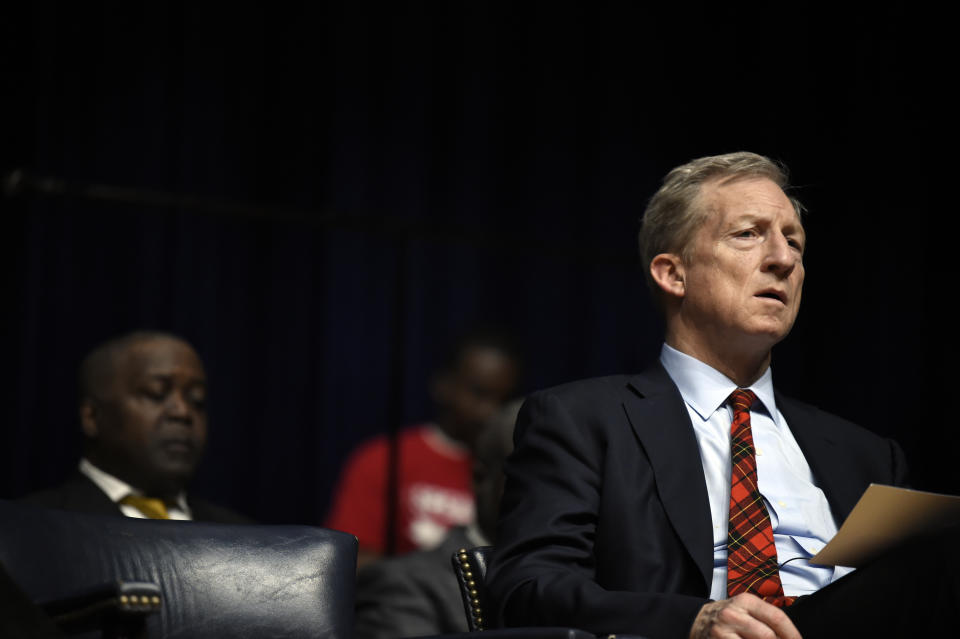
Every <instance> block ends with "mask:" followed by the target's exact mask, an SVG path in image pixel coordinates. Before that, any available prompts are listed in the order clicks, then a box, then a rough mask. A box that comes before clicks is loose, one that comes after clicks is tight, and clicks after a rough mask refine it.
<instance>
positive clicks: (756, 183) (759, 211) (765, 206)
mask: <svg viewBox="0 0 960 639" xmlns="http://www.w3.org/2000/svg"><path fill="white" fill-rule="evenodd" d="M696 207H697V208H698V209H699V213H700V216H701V218H700V222H701V224H703V223H706V222H707V221H708V220H709V219H711V218H713V219H719V218H724V217H729V216H731V215H756V216H761V215H764V216H766V215H777V216H780V215H784V214H786V213H787V212H789V214H790V215H789V216H786V217H785V220H784V221H783V223H784V224H788V225H790V226H794V225H795V226H796V227H797V229H798V230H800V231H801V232H802V231H803V219H802V217H801V215H800V211H801V209H800V205H799V202H797V201H796V200H794V199H792V198H791V197H789V196H788V195H787V194H786V192H785V191H784V190H783V188H782V187H780V185H778V184H777V183H776V182H774V181H773V180H771V179H770V178H768V177H765V176H762V175H740V176H729V177H725V178H717V179H713V180H709V181H707V182H704V183H703V184H702V185H701V186H700V190H699V192H698V194H697V201H696Z"/></svg>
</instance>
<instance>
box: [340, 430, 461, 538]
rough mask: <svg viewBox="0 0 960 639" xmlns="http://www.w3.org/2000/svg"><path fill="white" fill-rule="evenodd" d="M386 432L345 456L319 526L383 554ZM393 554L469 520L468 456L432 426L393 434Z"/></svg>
mask: <svg viewBox="0 0 960 639" xmlns="http://www.w3.org/2000/svg"><path fill="white" fill-rule="evenodd" d="M389 445H390V440H389V438H388V437H387V436H385V435H381V436H379V437H376V438H374V439H372V440H370V441H368V442H366V443H364V444H362V445H361V446H360V447H359V448H357V449H356V450H355V451H354V452H353V453H352V454H351V455H350V457H349V459H348V460H347V463H346V465H345V466H344V468H343V471H342V472H341V474H340V480H339V482H338V485H337V489H336V492H335V494H334V498H333V505H332V507H331V509H330V513H329V514H328V517H327V521H326V522H325V523H324V525H325V526H326V527H327V528H333V529H335V530H343V531H345V532H349V533H352V534H354V535H356V536H357V539H358V540H359V542H360V548H361V549H363V550H372V551H376V552H380V553H383V552H386V550H387V544H386V541H385V540H386V517H387V473H388V472H389ZM397 445H398V472H397V484H398V487H397V494H398V496H399V499H398V502H397V509H396V513H397V521H396V527H395V531H396V543H395V546H394V547H395V549H396V551H397V552H407V551H410V550H416V549H420V548H433V547H434V546H437V545H439V544H440V542H441V541H443V538H444V536H445V535H446V533H447V530H448V529H449V528H450V527H451V526H459V525H466V524H469V523H471V522H472V521H473V518H474V503H473V490H472V485H471V480H472V457H471V455H470V453H469V452H468V451H467V450H466V449H464V448H462V447H461V446H460V445H458V444H456V443H454V442H452V441H451V440H450V439H448V438H447V437H446V436H445V435H443V434H442V433H440V432H439V431H438V430H437V428H436V426H433V425H429V424H426V425H422V426H417V427H414V428H408V429H405V430H403V431H401V432H400V434H399V435H398V436H397Z"/></svg>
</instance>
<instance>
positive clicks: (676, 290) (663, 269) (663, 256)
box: [650, 253, 687, 297]
mask: <svg viewBox="0 0 960 639" xmlns="http://www.w3.org/2000/svg"><path fill="white" fill-rule="evenodd" d="M650 275H651V276H652V277H653V281H654V282H656V283H657V286H659V287H660V290H662V291H663V292H664V293H666V294H667V295H671V296H673V297H683V295H684V293H686V290H687V289H686V286H685V285H684V281H683V276H684V270H683V260H681V259H680V256H679V255H677V254H675V253H660V254H659V255H657V256H656V257H654V258H653V259H652V260H650Z"/></svg>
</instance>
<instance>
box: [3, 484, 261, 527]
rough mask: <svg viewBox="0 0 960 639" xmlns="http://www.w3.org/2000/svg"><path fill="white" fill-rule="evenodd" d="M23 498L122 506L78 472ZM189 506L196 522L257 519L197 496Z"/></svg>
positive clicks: (50, 503)
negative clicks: (61, 481) (63, 480)
mask: <svg viewBox="0 0 960 639" xmlns="http://www.w3.org/2000/svg"><path fill="white" fill-rule="evenodd" d="M21 501H24V502H27V503H31V504H36V505H38V506H46V507H47V508H59V509H61V510H73V511H77V512H83V513H91V514H99V515H120V516H123V513H122V512H121V511H120V507H119V506H118V505H117V504H115V503H114V502H113V501H111V500H110V498H109V497H107V495H106V493H104V492H103V491H102V490H100V487H99V486H97V485H96V484H95V483H93V482H92V481H91V480H90V478H89V477H87V476H86V475H84V474H83V473H81V472H79V471H77V472H74V473H73V474H71V475H70V477H68V478H67V480H66V481H65V482H64V483H62V484H60V485H59V486H54V487H53V488H47V489H46V490H41V491H39V492H35V493H31V494H29V495H27V496H26V497H23V498H22V499H21ZM187 505H188V506H189V507H190V512H191V513H192V514H193V519H194V520H195V521H207V522H212V523H218V524H249V523H253V520H251V519H249V518H247V517H244V516H243V515H241V514H240V513H237V512H234V511H232V510H230V509H228V508H224V507H223V506H217V505H216V504H212V503H210V502H208V501H206V500H203V499H197V498H196V497H190V496H188V497H187Z"/></svg>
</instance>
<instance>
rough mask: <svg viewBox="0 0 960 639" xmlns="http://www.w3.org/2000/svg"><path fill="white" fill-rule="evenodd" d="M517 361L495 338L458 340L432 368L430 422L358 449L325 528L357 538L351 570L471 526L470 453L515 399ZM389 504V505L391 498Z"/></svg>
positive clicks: (476, 335)
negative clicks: (432, 411)
mask: <svg viewBox="0 0 960 639" xmlns="http://www.w3.org/2000/svg"><path fill="white" fill-rule="evenodd" d="M518 375H519V358H518V357H517V354H516V350H515V349H514V347H513V345H512V342H511V340H510V339H509V338H508V337H507V336H505V335H504V334H502V333H499V332H497V331H493V330H488V329H482V330H474V331H470V332H468V333H466V334H465V335H463V336H462V337H460V338H459V339H458V340H457V341H456V342H455V343H454V344H453V346H452V348H450V349H449V350H448V352H447V354H446V356H445V357H444V358H443V360H442V361H441V363H440V366H439V367H438V368H437V370H436V372H435V374H434V376H433V378H432V380H431V382H430V395H431V398H432V399H433V402H434V405H435V416H436V421H435V422H432V423H427V424H421V425H418V426H414V427H410V428H405V429H403V430H401V431H400V432H399V434H397V435H396V437H395V438H394V439H392V438H391V437H389V436H387V435H382V436H379V437H376V438H374V439H373V440H370V441H368V442H366V443H365V444H362V445H361V446H360V447H359V448H358V449H356V450H355V451H354V452H353V453H352V454H351V455H350V458H349V459H348V460H347V462H346V464H345V466H344V469H343V471H342V473H341V476H340V479H339V481H338V485H337V488H336V491H335V493H334V496H333V502H332V507H331V510H330V513H329V515H328V519H327V521H326V522H325V524H324V525H325V526H327V527H329V528H334V529H336V530H343V531H346V532H349V533H352V534H354V535H356V536H357V539H358V540H359V542H360V553H359V558H358V565H364V564H366V563H368V562H369V561H372V560H373V559H376V558H377V557H380V556H381V555H383V554H394V553H404V552H409V551H411V550H417V549H430V548H434V547H436V546H437V545H439V544H440V543H441V542H442V541H443V539H444V537H445V535H446V533H447V530H448V529H449V528H450V527H451V526H457V525H466V524H469V523H471V522H472V521H473V519H474V499H473V490H472V486H471V474H472V463H473V455H472V451H473V447H474V445H475V443H476V438H477V435H478V434H479V433H480V432H481V430H482V428H483V426H484V424H485V423H486V422H487V420H489V419H490V418H491V417H492V416H493V415H494V414H496V412H497V411H498V410H499V409H500V408H501V407H502V405H503V403H504V402H505V401H506V400H507V399H509V398H510V397H511V396H512V394H513V393H514V391H515V389H516V386H517V381H518ZM391 497H392V499H391Z"/></svg>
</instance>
